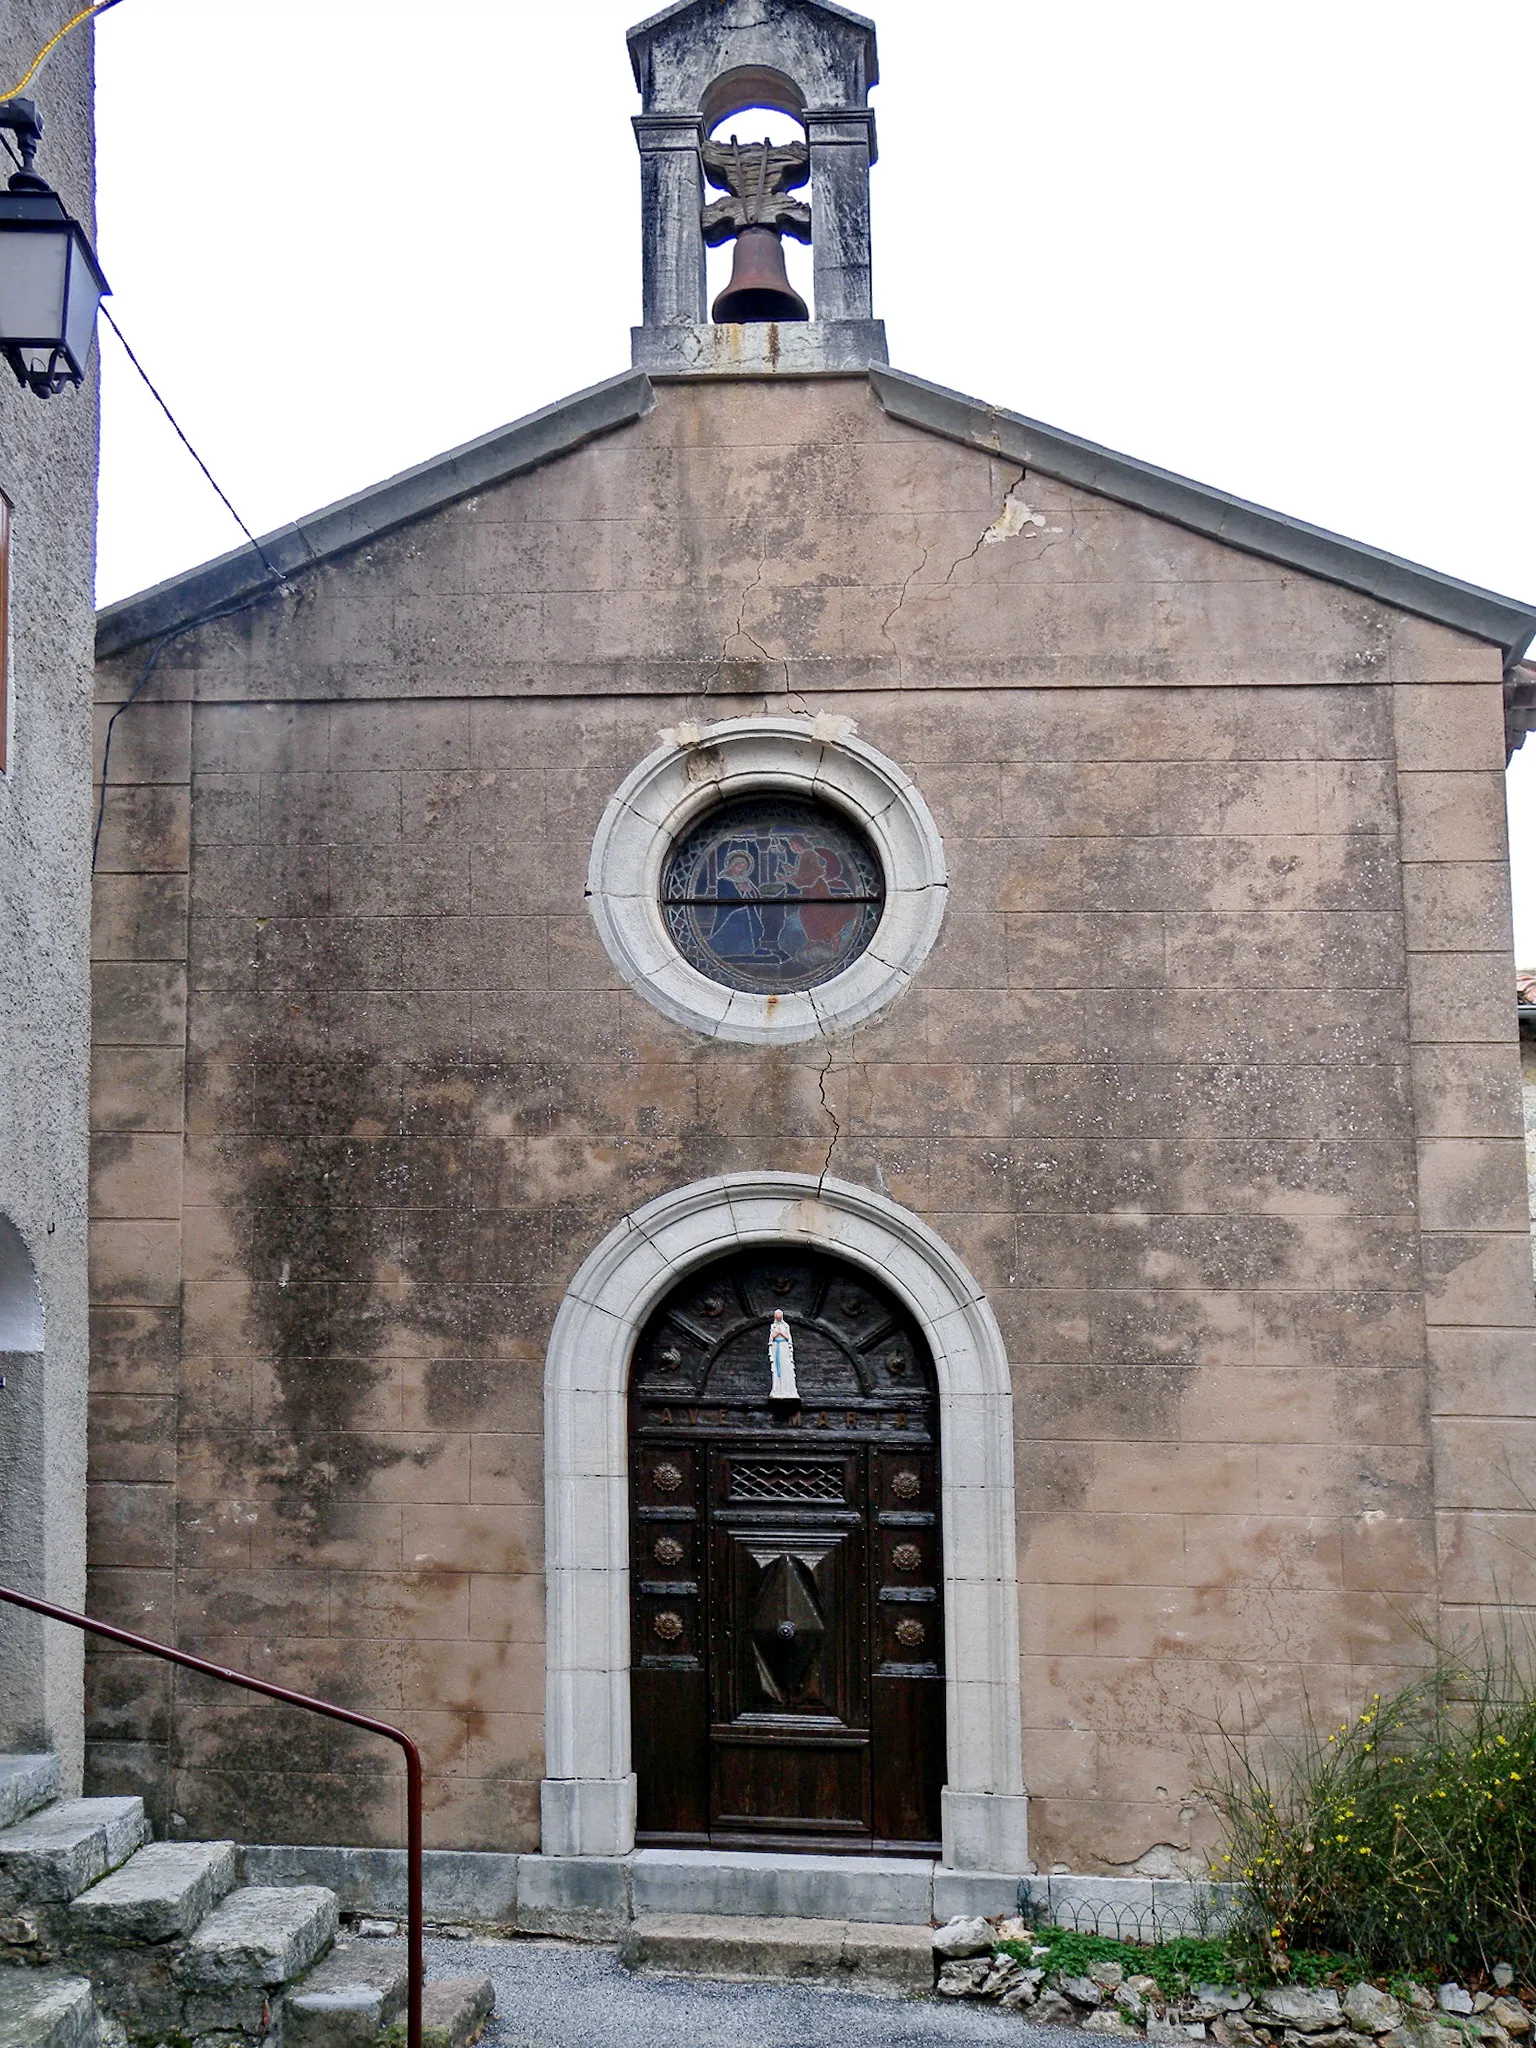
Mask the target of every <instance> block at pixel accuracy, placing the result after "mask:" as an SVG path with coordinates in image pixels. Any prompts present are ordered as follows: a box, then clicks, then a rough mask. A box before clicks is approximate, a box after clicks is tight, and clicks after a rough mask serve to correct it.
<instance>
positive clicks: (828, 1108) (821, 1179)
mask: <svg viewBox="0 0 1536 2048" xmlns="http://www.w3.org/2000/svg"><path fill="white" fill-rule="evenodd" d="M836 1056H837V1055H836V1052H835V1050H834V1049H833V1047H832V1046H830V1045H829V1046H828V1047H827V1057H826V1059H825V1060H824V1061H823V1063H822V1066H821V1071H820V1072H819V1073H818V1074H817V1076H816V1088H817V1092H818V1093H819V1094H820V1096H821V1107H822V1113H823V1115H824V1116H825V1117H826V1119H827V1122H828V1123H829V1124H831V1126H832V1135H831V1137H830V1138H828V1140H827V1156H826V1158H825V1159H823V1161H822V1162H821V1172H820V1173H819V1174H818V1175H817V1178H816V1195H817V1199H818V1200H819V1199H820V1197H821V1192H822V1189H823V1188H824V1187H825V1186H826V1184H827V1175H828V1174H829V1173H830V1172H831V1171H832V1154H833V1153H834V1152H835V1151H836V1150H837V1141H838V1139H839V1138H840V1137H841V1136H842V1135H843V1126H842V1123H841V1121H840V1120H839V1118H838V1114H837V1111H836V1110H835V1109H834V1108H833V1107H832V1105H831V1103H830V1102H828V1100H827V1076H828V1074H830V1073H831V1071H832V1062H833V1060H834V1059H835V1058H836Z"/></svg>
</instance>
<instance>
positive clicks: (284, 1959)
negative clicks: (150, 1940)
mask: <svg viewBox="0 0 1536 2048" xmlns="http://www.w3.org/2000/svg"><path fill="white" fill-rule="evenodd" d="M335 1939H336V1894H335V1893H334V1892H333V1891H327V1890H326V1888H325V1886H324V1885H318V1884H297V1885H267V1884H253V1885H246V1886H245V1887H244V1888H243V1889H242V1890H240V1891H235V1892H231V1893H230V1894H229V1896H228V1897H227V1898H226V1899H224V1900H223V1902H222V1903H221V1904H220V1905H217V1906H215V1907H214V1909H213V1911H212V1912H211V1913H210V1914H209V1915H208V1917H207V1919H206V1920H204V1921H203V1923H202V1925H201V1926H200V1927H198V1928H197V1929H196V1930H195V1932H194V1933H193V1934H192V1935H191V1936H190V1937H189V1939H188V1941H187V1945H186V1948H185V1949H184V1951H183V1952H182V1956H181V1961H180V1964H179V1966H178V1974H179V1976H180V1978H181V1981H182V1982H183V1984H185V1985H186V1986H188V1988H189V1989H193V1990H198V1991H225V1990H244V1989H247V1988H250V1989H261V1990H268V1989H272V1988H275V1987H276V1986H278V1985H281V1984H291V1983H292V1982H293V1979H294V1978H295V1977H297V1976H299V1975H300V1974H301V1973H302V1972H303V1971H305V1970H307V1969H308V1968H309V1966H310V1964H311V1963H312V1962H314V1961H315V1959H316V1957H317V1956H320V1955H323V1954H324V1952H325V1950H326V1949H328V1948H329V1947H330V1945H331V1943H332V1942H333V1941H334V1940H335Z"/></svg>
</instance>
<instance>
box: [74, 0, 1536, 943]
mask: <svg viewBox="0 0 1536 2048" xmlns="http://www.w3.org/2000/svg"><path fill="white" fill-rule="evenodd" d="M874 6H875V12H876V18H877V25H878V28H879V34H880V57H881V65H882V70H883V74H884V78H885V81H886V82H885V83H884V84H883V85H882V86H880V87H879V88H878V89H877V91H876V92H875V94H874V105H875V107H876V109H877V112H878V117H879V132H880V149H881V160H880V163H879V165H878V166H877V168H876V171H875V175H874V233H875V295H876V311H877V312H878V313H880V314H881V315H882V316H883V317H884V319H885V320H886V323H887V327H888V331H889V335H890V342H891V356H892V360H893V361H894V362H895V363H897V364H898V365H899V366H900V367H901V368H903V369H906V370H911V371H914V372H916V373H917V374H918V375H920V376H924V377H929V378H932V379H934V380H935V381H936V382H939V383H943V384H949V385H952V386H954V387H955V388H957V389H959V390H961V391H966V392H969V393H972V394H974V395H977V396H980V397H983V398H986V399H989V400H992V401H994V402H996V403H999V404H1003V405H1007V406H1010V407H1013V408H1015V409H1017V410H1019V411H1022V412H1025V413H1029V414H1032V415H1034V416H1035V417H1037V418H1040V419H1044V420H1049V421H1051V422H1052V423H1053V424H1055V425H1057V426H1061V427H1065V428H1068V429H1070V430H1071V431H1073V432H1075V433H1079V434H1084V435H1087V436H1088V437H1089V438H1091V439H1094V440H1098V441H1103V442H1106V443H1107V444H1108V445H1109V446H1110V447H1112V448H1118V449H1122V450H1125V451H1127V452H1128V453H1131V454H1134V455H1138V456H1142V457H1145V458H1146V459H1148V460H1150V461H1153V462H1158V463H1162V464H1164V465H1165V466H1167V467H1169V468H1171V469H1176V470H1180V471H1182V472H1184V473H1185V474H1187V475H1190V476H1195V477H1198V478H1200V479H1202V480H1203V481H1205V482H1208V483H1212V484H1217V485H1220V486H1222V487H1223V488H1225V489H1227V490H1231V491H1236V492H1238V493H1239V494H1241V495H1242V496H1244V497H1248V498H1254V499H1257V500H1258V501H1259V502H1260V503H1263V504H1267V505H1273V506H1276V507H1278V508H1279V509H1280V510H1282V511H1286V512H1291V513H1294V514H1297V515H1299V516H1300V517H1302V518H1306V519H1310V520H1314V521H1316V522H1318V523H1319V524H1321V525H1324V526H1329V527H1333V528H1335V529H1337V530H1338V531H1339V532H1342V533H1346V534H1350V535H1353V536H1354V537H1356V538H1358V539H1360V540H1365V541H1369V542H1372V543H1374V544H1375V545H1377V546H1380V547H1385V548H1389V549H1391V550H1393V551H1394V552H1395V553H1398V554H1402V555H1407V556H1409V557H1411V558H1412V559H1414V560H1417V561H1420V562H1425V563H1428V564H1430V565H1431V566H1433V567H1435V568H1437V569H1442V570H1446V571H1448V572H1450V573H1451V574H1454V575H1458V576H1463V577H1467V578H1469V579H1471V580H1472V581H1473V582H1477V583H1482V584H1486V585H1488V586H1490V587H1491V588H1493V589H1495V590H1499V591H1504V592H1507V593H1509V594H1511V595H1514V596H1516V597H1536V491H1533V490H1532V488H1531V485H1530V484H1529V482H1528V481H1527V479H1529V478H1530V477H1531V476H1532V475H1533V473H1536V408H1533V405H1532V396H1531V392H1532V378H1531V336H1532V334H1533V333H1536V218H1533V215H1536V196H1533V195H1536V185H1533V180H1532V176H1531V165H1530V138H1529V128H1528V124H1527V123H1525V121H1524V119H1523V116H1522V112H1521V108H1522V97H1523V95H1522V91H1521V88H1522V87H1523V86H1524V84H1525V83H1526V82H1527V81H1528V80H1529V79H1530V77H1531V75H1532V71H1533V67H1536V8H1532V7H1531V6H1529V5H1528V4H1524V0H1460V4H1459V5H1457V6H1456V7H1454V8H1452V7H1448V6H1446V5H1444V4H1443V0H1434V4H1430V0H1284V4H1282V0H1161V4H1158V5H1148V4H1147V0H1065V4H1064V0H1054V4H1048V0H947V4H945V5H943V6H942V7H941V6H936V5H935V4H934V0H874ZM645 11H647V7H646V0H568V4H566V5H565V6H563V7H547V6H540V7H533V6H529V5H527V4H521V0H450V4H447V5H441V6H436V7H423V6H421V5H420V4H419V0H410V4H407V0H239V4H236V0H218V4H215V0H123V4H122V5H121V6H119V7H117V8H115V9H114V10H113V11H112V12H111V13H109V14H107V15H105V16H104V17H103V18H102V20H101V22H100V23H99V26H98V33H97V50H98V67H99V80H100V97H99V116H100V146H101V155H100V228H99V237H98V239H99V244H100V249H101V254H102V258H103V262H104V264H105V266H106V270H107V273H108V276H109V277H110V278H111V280H112V284H113V287H114V292H115V296H114V299H113V307H114V310H115V312H116V314H117V316H118V318H119V320H120V321H121V323H122V325H123V327H124V330H125V332H126V333H127V335H128V337H129V339H130V340H131V341H132V342H133V344H134V346H135V348H136V349H137V350H138V352H139V354H140V356H141V357H142V358H143V360H144V362H145V364H146V366H147V367H148V368H149V370H150V373H151V375H152V376H154V377H155V379H156V381H157V382H158V383H159V384H160V387H161V389H162V390H163V391H164V392H165V394H166V397H167V398H168V399H169V401H170V403H171V406H172V407H173V409H174V410H175V411H176V413H177V414H178V416H179V417H180V419H181V421H182V424H183V426H184V427H185V428H186V430H187V432H188V433H189V434H190V436H191V438H192V440H193V441H194V443H195V444H196V445H197V447H198V448H199V449H200V450H201V452H202V454H203V455H204V457H205V459H206V460H207V461H208V463H209V465H210V466H211V468H212V469H213V472H214V474H215V475H216V476H217V477H218V478H219V480H220V482H221V483H222V484H223V486H224V488H225V490H227V491H228V492H229V494H230V496H231V497H232V498H233V499H234V501H235V503H236V505H238V506H239V508H240V510H241V513H242V515H243V516H244V517H245V518H246V519H247V520H248V521H249V522H250V524H251V525H252V526H253V527H254V528H255V529H256V530H257V531H258V532H260V531H263V530H264V529H266V528H268V527H271V526H275V525H277V524H278V523H279V522H281V521H282V520H284V519H288V518H292V517H293V516H295V515H296V514H298V513H301V512H305V511H308V510H311V509H313V508H315V507H317V506H319V505H322V504H325V503H327V502H328V501H329V500H331V499H333V498H336V497H340V496H342V495H343V494H345V493H346V492H348V491H352V490H356V489H359V488H360V487H362V486H364V485H366V484H369V483H372V482H375V481H377V480H378V479H380V478H382V477H384V476H387V475H389V474H391V473H392V472H393V471H395V470H397V469H400V468H403V467H405V466H406V465H407V464H409V463H412V462H417V461H420V460H422V459H424V458H426V457H428V456H431V455H434V454H436V453H438V452H439V451H440V450H442V449H444V448H447V447H450V446H451V445H453V444H454V443H455V442H458V441H462V440H466V439H468V438H469V437H470V436H472V435H474V434H479V433H483V432H485V431H487V430H488V429H490V428H492V427H495V426H497V425H499V424H501V423H502V422H504V421H506V420H510V419H514V418H516V417H517V416H518V415H519V414H521V413H524V412H527V411H530V410H531V409H532V408H533V407H535V406H538V405H542V404H545V403H547V402H549V401H550V400H552V399H555V398H559V397H560V396H562V395H563V394H565V393H566V392H569V391H573V390H576V389H578V388H580V387H581V386H582V385H585V384H590V383H595V382H596V381H597V380H598V379H600V378H602V377H607V376H611V375H613V374H614V373H615V372H616V371H618V370H621V369H623V368H625V367H626V366H627V364H628V360H629V333H628V330H629V327H630V325H631V323H632V322H633V321H634V320H636V319H637V318H638V316H639V297H640V286H639V235H638V224H637V218H638V175H637V171H636V160H635V152H634V144H633V141H632V138H631V133H630V127H629V116H630V115H631V113H633V112H634V111H635V107H636V104H637V102H636V98H635V94H634V87H633V81H632V78H631V75H630V71H629V63H628V56H627V52H626V50H625V46H624V31H625V29H626V28H627V27H628V26H629V25H630V23H631V22H632V21H633V20H636V19H639V18H640V16H641V15H642V14H643V13H644V12H645ZM37 93H38V97H39V99H40V101H41V102H42V104H43V106H44V109H45V111H46V106H47V73H46V72H45V73H44V74H43V76H42V78H41V80H40V81H39V84H38V87H37ZM44 158H45V159H46V142H45V147H44ZM40 167H41V168H43V169H46V168H47V164H46V161H43V162H42V163H41V165H40ZM102 348H103V355H104V359H105V380H106V383H105V404H106V422H105V429H104V440H103V473H102V502H101V555H100V590H101V595H102V597H103V599H104V600H105V599H111V598H115V597H119V596H122V595H124V594H126V593H128V592H130V591H133V590H137V589H140V588H142V587H143V586H144V585H146V584H149V583H152V582H156V581H158V580H159V579H160V578H162V577H164V576H168V575H173V574H175V573H176V572H177V571H178V570H180V569H183V568H186V567H189V566H190V565H191V564H193V563H195V562H198V561H201V560H203V559H205V558H206V557H208V556H210V555H213V554H218V553H221V552H223V551H224V550H225V549H226V548H228V547H229V546H231V545H233V543H234V542H235V541H236V540H238V538H239V535H238V532H237V530H236V529H235V528H234V527H233V526H232V525H231V523H230V521H229V518H228V515H227V514H226V513H225V511H224V510H223V508H222V506H220V504H219V503H218V500H217V499H216V498H215V497H214V496H213V494H212V492H211V491H210V490H209V489H208V487H207V485H206V484H205V483H204V481H203V479H202V477H201V476H200V475H199V474H198V472H197V471H196V469H195V468H194V467H193V465H192V463H191V461H190V459H189V458H188V457H187V456H186V454H185V453H184V451H183V450H182V449H181V447H180V444H179V443H178V442H177V441H176V440H175V439H174V437H173V436H172V434H171V431H170V429H169V427H168V426H167V425H166V424H165V422H164V420H163V418H162V417H161V416H160V415H159V413H158V412H157V411H156V410H155V409H154V407H153V405H152V404H151V402H150V400H149V399H148V397H147V394H145V392H144V391H143V389H142V387H141V386H140V385H139V384H138V382H137V380H136V379H135V378H134V377H133V375H132V373H131V372H130V371H128V370H127V369H126V367H125V365H124V363H123V360H122V357H121V352H120V350H119V349H118V345H117V342H116V339H115V337H113V336H112V335H111V334H110V333H109V332H107V331H106V330H105V328H104V329H103V333H102ZM61 402H67V401H61ZM1510 794H1511V813H1512V828H1513V850H1514V868H1515V892H1516V952H1517V956H1518V957H1519V958H1520V960H1521V961H1522V962H1525V961H1530V962H1531V963H1532V964H1533V965H1536V741H1533V742H1532V743H1531V744H1530V745H1529V746H1528V747H1527V748H1526V750H1525V753H1524V755H1522V756H1517V757H1516V766H1515V769H1514V770H1513V772H1512V774H1511V777H1510Z"/></svg>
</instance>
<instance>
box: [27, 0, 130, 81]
mask: <svg viewBox="0 0 1536 2048" xmlns="http://www.w3.org/2000/svg"><path fill="white" fill-rule="evenodd" d="M116 5H117V0H94V4H93V5H92V6H90V7H82V8H81V10H80V12H79V13H78V14H77V15H76V16H75V18H74V20H73V21H66V22H65V24H64V26H63V27H62V28H61V29H60V30H59V32H58V34H57V35H56V36H50V37H49V38H48V40H47V42H46V43H44V45H43V47H42V48H41V49H40V50H39V51H38V53H37V55H36V56H35V57H34V58H33V59H32V64H31V68H30V69H29V70H28V71H27V73H26V74H25V76H24V77H22V78H21V79H19V80H18V81H17V83H16V84H15V85H13V86H12V87H11V89H10V91H9V92H0V100H13V99H15V98H16V96H17V94H18V93H23V92H25V91H26V89H27V87H28V86H29V85H30V84H31V83H32V81H33V79H34V78H36V76H37V74H38V73H39V71H41V70H42V68H43V66H44V64H45V63H46V62H47V60H48V58H49V57H50V56H51V55H52V53H53V52H54V51H55V50H56V49H57V48H58V46H59V44H60V43H62V42H63V40H64V38H65V37H66V36H67V35H68V34H69V32H70V30H71V29H72V28H78V27H79V26H80V24H81V22H82V21H89V20H90V18H91V16H92V15H93V14H105V13H106V11H107V9H108V8H109V7H115V6H116Z"/></svg>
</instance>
